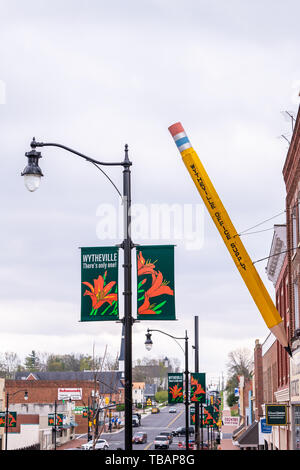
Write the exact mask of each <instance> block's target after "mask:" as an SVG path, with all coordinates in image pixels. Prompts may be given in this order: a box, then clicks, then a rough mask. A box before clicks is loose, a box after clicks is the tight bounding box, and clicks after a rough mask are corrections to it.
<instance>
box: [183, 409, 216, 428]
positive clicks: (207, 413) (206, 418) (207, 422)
mask: <svg viewBox="0 0 300 470" xmlns="http://www.w3.org/2000/svg"><path fill="white" fill-rule="evenodd" d="M218 420H219V414H218V413H216V412H215V411H214V409H213V407H212V406H202V427H203V428H207V427H212V428H216V429H217V428H218ZM190 425H191V426H192V425H195V405H192V406H190ZM199 426H201V408H200V407H199Z"/></svg>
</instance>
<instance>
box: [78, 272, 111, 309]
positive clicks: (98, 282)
mask: <svg viewBox="0 0 300 470" xmlns="http://www.w3.org/2000/svg"><path fill="white" fill-rule="evenodd" d="M106 275H107V271H105V274H104V277H103V276H101V275H99V277H98V278H97V279H94V286H92V284H90V283H89V282H83V283H82V284H85V285H86V286H87V287H88V288H89V289H90V290H86V291H85V293H84V294H83V295H89V296H90V298H91V300H92V311H91V313H90V315H96V313H97V311H98V309H99V308H100V307H101V306H102V305H103V304H104V303H105V302H107V303H108V304H109V305H112V303H113V302H116V301H117V299H118V294H116V293H111V292H110V291H111V289H112V288H113V286H114V285H115V284H116V281H111V282H109V283H108V284H106V285H105V278H106Z"/></svg>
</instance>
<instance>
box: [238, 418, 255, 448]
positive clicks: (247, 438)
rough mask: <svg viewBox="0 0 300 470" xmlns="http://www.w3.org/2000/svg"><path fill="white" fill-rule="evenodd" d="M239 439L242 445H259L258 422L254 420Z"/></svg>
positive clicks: (239, 443)
mask: <svg viewBox="0 0 300 470" xmlns="http://www.w3.org/2000/svg"><path fill="white" fill-rule="evenodd" d="M237 441H238V445H239V446H240V447H257V446H258V445H259V436H258V422H257V421H254V423H252V424H251V426H249V428H247V429H246V430H245V432H244V433H243V434H242V435H241V436H240V437H238V439H237Z"/></svg>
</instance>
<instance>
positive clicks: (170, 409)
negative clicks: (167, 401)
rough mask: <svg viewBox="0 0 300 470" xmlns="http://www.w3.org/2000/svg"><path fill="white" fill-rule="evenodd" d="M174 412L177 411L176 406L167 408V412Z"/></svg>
mask: <svg viewBox="0 0 300 470" xmlns="http://www.w3.org/2000/svg"><path fill="white" fill-rule="evenodd" d="M176 412H177V410H176V408H169V413H176Z"/></svg>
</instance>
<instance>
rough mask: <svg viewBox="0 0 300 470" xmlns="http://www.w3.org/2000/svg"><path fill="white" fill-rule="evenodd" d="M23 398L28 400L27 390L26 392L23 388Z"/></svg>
mask: <svg viewBox="0 0 300 470" xmlns="http://www.w3.org/2000/svg"><path fill="white" fill-rule="evenodd" d="M24 400H28V392H27V390H25V392H24Z"/></svg>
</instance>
